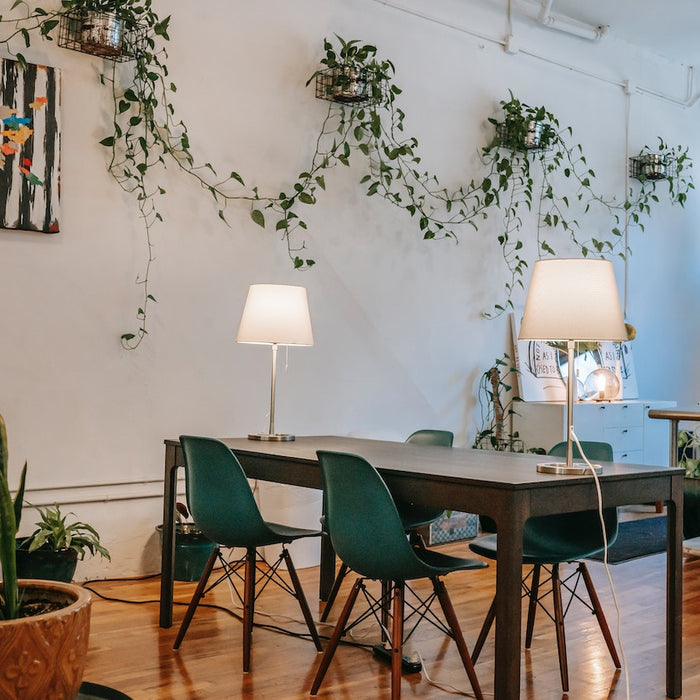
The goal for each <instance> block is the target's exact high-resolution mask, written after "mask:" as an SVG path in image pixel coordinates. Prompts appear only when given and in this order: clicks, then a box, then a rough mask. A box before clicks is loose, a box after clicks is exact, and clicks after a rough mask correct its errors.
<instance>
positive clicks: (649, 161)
mask: <svg viewBox="0 0 700 700" xmlns="http://www.w3.org/2000/svg"><path fill="white" fill-rule="evenodd" d="M675 174H676V161H675V159H674V158H671V157H670V156H668V155H665V154H663V153H644V154H642V155H639V156H633V157H632V158H630V175H631V176H632V177H635V178H637V180H665V179H667V178H672V177H673V176H674V175H675Z"/></svg>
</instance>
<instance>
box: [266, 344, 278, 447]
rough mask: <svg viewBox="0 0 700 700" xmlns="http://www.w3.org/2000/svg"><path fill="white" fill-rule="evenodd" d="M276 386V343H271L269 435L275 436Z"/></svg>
mask: <svg viewBox="0 0 700 700" xmlns="http://www.w3.org/2000/svg"><path fill="white" fill-rule="evenodd" d="M276 384H277V343H272V374H271V376H270V429H269V430H268V433H269V434H270V435H274V434H275V385H276Z"/></svg>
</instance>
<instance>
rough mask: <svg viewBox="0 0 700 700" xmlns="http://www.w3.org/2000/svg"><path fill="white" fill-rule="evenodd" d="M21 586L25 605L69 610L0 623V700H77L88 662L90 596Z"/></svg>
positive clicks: (61, 587) (63, 587)
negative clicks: (50, 605) (38, 602)
mask: <svg viewBox="0 0 700 700" xmlns="http://www.w3.org/2000/svg"><path fill="white" fill-rule="evenodd" d="M19 586H20V594H21V595H22V597H23V599H24V600H32V599H38V600H43V601H51V602H57V603H61V604H64V605H65V607H63V608H61V609H60V610H55V611H54V612H48V613H42V614H41V615H34V616H31V617H23V618H20V619H18V620H3V621H0V697H2V698H13V700H37V699H38V698H52V700H74V698H75V697H76V695H77V694H78V690H79V688H80V684H81V681H82V677H83V672H84V670H85V660H86V658H87V650H88V638H89V635H90V593H89V591H87V590H86V589H85V588H81V587H80V586H73V585H71V584H66V583H58V582H56V581H20V582H19Z"/></svg>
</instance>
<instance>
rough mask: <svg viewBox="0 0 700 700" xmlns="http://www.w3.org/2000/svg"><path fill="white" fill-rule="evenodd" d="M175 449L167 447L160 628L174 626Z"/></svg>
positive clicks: (171, 446) (170, 446)
mask: <svg viewBox="0 0 700 700" xmlns="http://www.w3.org/2000/svg"><path fill="white" fill-rule="evenodd" d="M177 466H178V465H177V461H176V458H175V447H174V446H173V445H166V447H165V476H164V484H163V541H162V543H161V573H160V626H161V627H172V624H173V575H174V564H175V498H176V494H177Z"/></svg>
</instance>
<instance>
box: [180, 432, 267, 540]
mask: <svg viewBox="0 0 700 700" xmlns="http://www.w3.org/2000/svg"><path fill="white" fill-rule="evenodd" d="M180 444H181V445H182V450H183V452H184V455H185V479H186V486H187V503H188V506H189V509H190V513H191V514H192V517H193V518H194V521H195V522H196V523H197V527H198V528H199V529H200V530H201V531H202V532H203V533H204V534H205V535H206V536H207V537H208V538H209V539H210V540H211V541H212V542H216V543H218V544H221V545H226V546H231V547H234V546H235V547H258V546H262V545H264V544H271V543H272V542H273V541H274V540H275V536H274V534H273V533H271V532H270V530H269V528H268V527H267V525H266V524H265V522H264V520H263V518H262V516H261V515H260V510H259V509H258V505H257V503H256V502H255V498H254V496H253V492H252V491H251V488H250V484H249V483H248V479H247V478H246V475H245V472H244V471H243V468H242V467H241V465H240V462H239V461H238V459H237V458H236V456H235V455H234V454H233V452H231V450H230V449H229V448H228V447H226V445H225V444H224V443H223V442H221V441H219V440H214V439H213V438H206V437H195V436H192V435H181V436H180Z"/></svg>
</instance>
